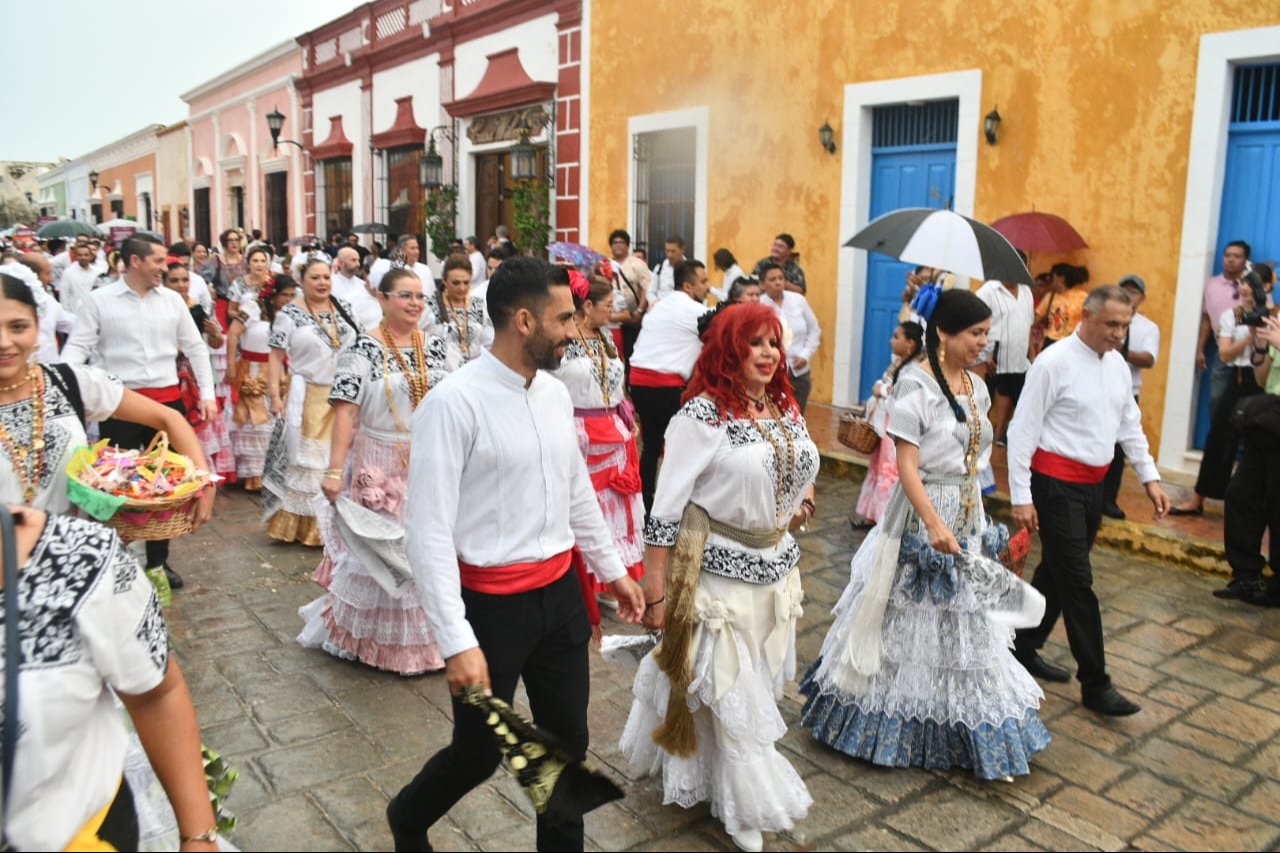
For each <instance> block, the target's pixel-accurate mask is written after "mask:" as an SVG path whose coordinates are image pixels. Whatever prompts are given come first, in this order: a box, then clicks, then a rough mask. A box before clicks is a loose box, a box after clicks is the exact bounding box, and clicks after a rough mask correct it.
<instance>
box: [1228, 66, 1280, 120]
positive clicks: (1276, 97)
mask: <svg viewBox="0 0 1280 853" xmlns="http://www.w3.org/2000/svg"><path fill="white" fill-rule="evenodd" d="M1231 123H1232V124H1233V125H1245V124H1247V125H1259V124H1271V123H1274V124H1278V125H1280V63H1272V64H1270V65H1240V66H1237V67H1236V73H1235V81H1234V83H1233V85H1232V89H1231Z"/></svg>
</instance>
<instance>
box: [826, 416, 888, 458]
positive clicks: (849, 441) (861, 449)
mask: <svg viewBox="0 0 1280 853" xmlns="http://www.w3.org/2000/svg"><path fill="white" fill-rule="evenodd" d="M875 409H876V404H875V403H872V404H871V407H870V408H869V409H868V410H867V415H866V417H859V416H858V415H856V414H854V413H853V412H845V413H844V414H843V415H841V416H840V430H839V431H838V432H837V433H836V439H837V440H838V441H839V442H840V443H841V444H843V445H844V446H845V447H848V448H849V449H850V450H855V451H857V452H858V453H865V454H867V455H868V456H870V455H871V454H872V453H875V451H876V448H877V447H879V446H880V433H878V432H876V429H875V427H873V426H872V425H871V421H870V420H869V418H870V417H871V414H872V412H874V411H875Z"/></svg>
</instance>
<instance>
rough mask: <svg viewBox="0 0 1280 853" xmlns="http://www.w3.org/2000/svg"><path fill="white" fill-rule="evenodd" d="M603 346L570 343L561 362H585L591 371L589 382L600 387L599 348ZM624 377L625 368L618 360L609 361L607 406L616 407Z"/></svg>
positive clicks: (577, 341)
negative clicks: (578, 360) (575, 360)
mask: <svg viewBox="0 0 1280 853" xmlns="http://www.w3.org/2000/svg"><path fill="white" fill-rule="evenodd" d="M603 346H604V344H603V343H602V342H601V341H599V340H590V339H588V341H587V345H586V346H584V345H583V342H582V340H581V339H578V340H574V341H571V342H570V343H569V345H568V346H566V347H565V348H564V359H563V361H570V360H574V359H580V360H582V361H585V362H586V363H587V365H588V369H589V370H590V371H591V381H592V382H594V383H595V384H596V387H599V386H600V348H601V347H603ZM625 377H626V368H625V367H624V366H623V364H622V362H621V361H620V360H619V359H616V358H611V359H609V404H610V405H612V406H616V405H617V404H618V403H619V402H620V401H621V400H622V399H623V393H622V383H623V380H624V378H625Z"/></svg>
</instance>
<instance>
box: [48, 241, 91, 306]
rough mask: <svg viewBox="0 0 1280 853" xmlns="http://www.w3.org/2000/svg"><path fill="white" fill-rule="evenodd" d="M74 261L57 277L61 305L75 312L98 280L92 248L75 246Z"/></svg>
mask: <svg viewBox="0 0 1280 853" xmlns="http://www.w3.org/2000/svg"><path fill="white" fill-rule="evenodd" d="M75 260H76V262H75V263H74V264H72V265H71V266H69V267H67V268H66V269H65V270H63V272H62V277H61V278H60V279H58V298H59V300H61V302H62V307H63V308H65V309H67V310H68V311H70V312H71V313H72V314H75V313H76V311H77V310H79V308H80V303H81V302H82V301H83V300H84V299H85V297H87V296H88V295H89V293H90V292H91V291H92V290H93V285H94V282H96V281H97V280H98V268H97V267H96V266H94V263H93V249H91V248H89V246H87V245H82V246H76V248H75Z"/></svg>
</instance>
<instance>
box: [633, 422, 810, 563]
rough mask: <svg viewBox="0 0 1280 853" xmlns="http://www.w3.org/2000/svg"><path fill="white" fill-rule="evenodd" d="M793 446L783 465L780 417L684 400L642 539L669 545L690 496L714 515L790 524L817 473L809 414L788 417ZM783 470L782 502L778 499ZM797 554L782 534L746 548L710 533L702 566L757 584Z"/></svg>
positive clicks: (757, 524) (743, 524)
mask: <svg viewBox="0 0 1280 853" xmlns="http://www.w3.org/2000/svg"><path fill="white" fill-rule="evenodd" d="M782 424H785V428H786V429H787V431H788V432H789V433H790V435H791V442H792V446H793V447H794V448H795V461H794V464H792V465H791V466H788V465H787V464H786V460H785V459H784V460H783V464H782V465H781V466H779V464H778V458H777V453H775V451H774V445H773V444H771V443H770V442H769V441H768V440H766V439H765V437H764V435H763V434H762V432H761V430H767V431H768V432H769V434H770V436H771V437H772V438H773V442H774V444H776V445H777V446H778V448H779V449H780V450H781V451H782V453H783V454H786V453H787V442H786V438H785V437H784V436H783V434H782V427H781V426H780V423H779V421H776V420H767V421H756V422H754V423H753V422H752V421H751V419H749V418H735V417H733V416H721V414H720V413H719V412H718V411H717V409H716V404H715V403H714V402H712V401H711V400H708V399H706V398H704V397H695V398H694V399H692V400H690V401H689V402H687V403H685V404H684V406H683V407H682V408H681V409H680V412H679V413H678V414H677V415H676V416H675V417H674V418H673V419H672V421H671V425H670V426H669V427H667V449H666V455H665V458H664V459H663V463H662V473H661V475H660V476H659V477H658V488H657V492H656V493H655V494H654V498H653V511H652V512H651V513H650V515H649V520H648V521H647V522H646V526H645V541H646V542H648V543H649V544H650V545H658V546H665V547H671V546H674V545H675V543H676V533H677V532H678V531H679V529H680V518H681V516H682V515H683V514H684V508H685V505H686V504H688V503H689V502H690V501H692V502H693V503H695V504H697V505H698V506H700V507H702V508H703V509H705V510H706V511H707V514H708V515H710V516H711V517H712V518H713V519H716V520H717V521H722V522H725V523H726V524H731V525H733V526H734V527H740V528H748V529H768V528H778V527H786V525H787V524H788V523H789V522H790V520H791V518H792V516H794V515H795V513H796V512H798V511H799V509H800V501H801V500H803V499H804V496H805V495H806V494H807V493H808V489H809V485H810V484H811V483H812V482H813V481H814V478H815V477H816V476H817V474H818V448H817V445H815V444H814V443H813V440H812V439H811V438H809V431H808V429H807V428H806V427H805V423H804V418H803V417H801V416H800V415H799V414H795V415H788V416H785V417H783V419H782ZM779 468H781V469H782V484H783V488H782V505H781V506H778V505H777V503H776V501H777V497H776V488H777V477H778V474H779ZM799 560H800V546H799V545H797V544H796V541H795V540H794V539H793V538H792V537H791V534H790V533H784V534H783V536H782V540H781V541H780V542H779V543H778V544H777V545H775V546H773V547H772V548H761V549H756V548H747V547H746V546H744V545H741V544H739V543H737V542H734V541H733V540H731V539H726V538H725V537H723V536H720V535H719V534H717V533H714V532H712V533H711V535H710V536H708V537H707V546H706V548H705V550H704V551H703V561H702V570H703V571H704V572H710V573H712V574H717V575H723V576H725V577H730V578H735V579H737V580H742V581H746V582H748V583H755V584H767V583H773V582H774V581H777V580H781V579H782V578H784V577H786V576H787V575H788V574H790V573H791V570H792V569H794V568H795V567H796V564H797V563H798V562H799Z"/></svg>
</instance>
